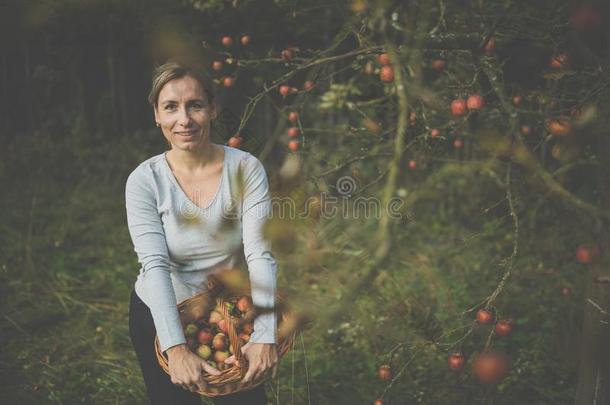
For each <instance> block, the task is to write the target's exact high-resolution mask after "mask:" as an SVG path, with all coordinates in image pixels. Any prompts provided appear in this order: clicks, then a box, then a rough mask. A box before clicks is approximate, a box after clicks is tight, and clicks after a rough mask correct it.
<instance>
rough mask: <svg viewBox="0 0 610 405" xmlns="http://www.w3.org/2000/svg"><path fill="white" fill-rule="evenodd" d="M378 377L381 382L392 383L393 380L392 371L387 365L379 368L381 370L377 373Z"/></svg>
mask: <svg viewBox="0 0 610 405" xmlns="http://www.w3.org/2000/svg"><path fill="white" fill-rule="evenodd" d="M377 375H378V376H379V379H380V380H381V381H390V380H391V379H392V369H391V368H390V366H389V365H387V364H382V365H381V366H379V370H378V371H377Z"/></svg>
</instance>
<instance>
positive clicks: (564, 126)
mask: <svg viewBox="0 0 610 405" xmlns="http://www.w3.org/2000/svg"><path fill="white" fill-rule="evenodd" d="M547 129H548V130H549V132H550V133H551V135H555V136H565V135H568V134H569V133H570V132H571V131H572V124H571V123H570V122H569V121H568V120H566V119H557V120H549V121H548V122H547Z"/></svg>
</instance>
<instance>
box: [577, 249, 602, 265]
mask: <svg viewBox="0 0 610 405" xmlns="http://www.w3.org/2000/svg"><path fill="white" fill-rule="evenodd" d="M600 253H601V251H600V248H599V245H597V244H594V245H580V246H578V247H577V248H576V260H578V261H579V262H580V263H582V264H591V263H592V262H593V260H595V259H596V258H597V257H598V256H599V255H600Z"/></svg>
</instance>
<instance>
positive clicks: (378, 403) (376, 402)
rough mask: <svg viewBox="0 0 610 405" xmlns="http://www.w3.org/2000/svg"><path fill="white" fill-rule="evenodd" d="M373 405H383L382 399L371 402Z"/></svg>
mask: <svg viewBox="0 0 610 405" xmlns="http://www.w3.org/2000/svg"><path fill="white" fill-rule="evenodd" d="M373 405H383V399H381V398H377V399H376V400H375V402H373Z"/></svg>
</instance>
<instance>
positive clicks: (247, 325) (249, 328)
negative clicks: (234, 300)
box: [242, 322, 254, 334]
mask: <svg viewBox="0 0 610 405" xmlns="http://www.w3.org/2000/svg"><path fill="white" fill-rule="evenodd" d="M242 331H243V332H244V333H247V334H250V333H252V332H254V325H253V324H252V322H248V323H244V326H243V327H242Z"/></svg>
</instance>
